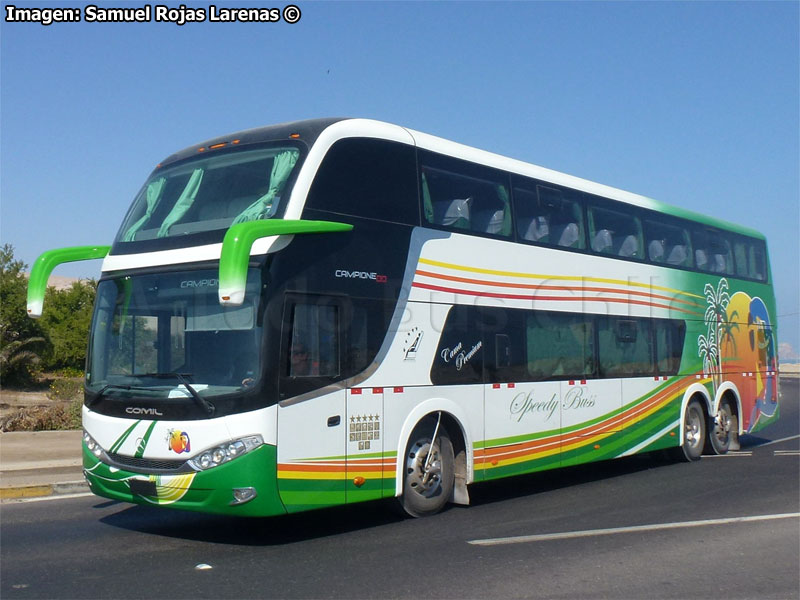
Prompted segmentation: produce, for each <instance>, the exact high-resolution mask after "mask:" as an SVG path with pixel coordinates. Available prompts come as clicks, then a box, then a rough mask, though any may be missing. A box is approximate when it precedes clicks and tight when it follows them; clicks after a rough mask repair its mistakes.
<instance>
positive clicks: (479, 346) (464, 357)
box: [431, 306, 483, 385]
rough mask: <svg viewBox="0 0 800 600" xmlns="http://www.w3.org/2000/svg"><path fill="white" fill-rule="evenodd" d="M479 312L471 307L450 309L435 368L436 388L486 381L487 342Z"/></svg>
mask: <svg viewBox="0 0 800 600" xmlns="http://www.w3.org/2000/svg"><path fill="white" fill-rule="evenodd" d="M476 312H477V311H475V310H473V309H472V308H471V307H467V306H453V307H452V308H451V309H450V313H449V314H448V315H447V320H446V321H445V324H444V329H443V331H442V336H441V338H440V340H439V346H438V347H437V349H436V356H435V357H434V359H433V366H432V367H431V381H432V382H433V383H434V384H435V385H448V384H456V383H478V382H481V381H482V380H483V341H482V339H481V331H480V327H479V325H478V323H477V318H476V317H477V314H476Z"/></svg>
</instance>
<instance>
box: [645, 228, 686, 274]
mask: <svg viewBox="0 0 800 600" xmlns="http://www.w3.org/2000/svg"><path fill="white" fill-rule="evenodd" d="M644 231H645V236H646V238H647V258H648V260H649V261H650V262H653V263H656V264H665V265H670V266H675V267H691V266H692V265H693V264H694V261H693V260H692V245H691V242H690V241H689V232H688V231H687V230H686V229H684V228H682V227H678V226H676V225H670V224H667V223H661V222H658V221H645V222H644Z"/></svg>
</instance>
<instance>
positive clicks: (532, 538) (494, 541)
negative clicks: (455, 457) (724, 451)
mask: <svg viewBox="0 0 800 600" xmlns="http://www.w3.org/2000/svg"><path fill="white" fill-rule="evenodd" d="M799 517H800V512H797V513H781V514H776V515H754V516H750V517H728V518H724V519H706V520H704V521H683V522H676V523H654V524H652V525H633V526H630V527H612V528H610V529H586V530H583V531H565V532H563V533H544V534H540V535H519V536H514V537H506V538H489V539H485V540H468V541H467V543H468V544H473V545H475V546H501V545H505V544H524V543H526V542H543V541H549V540H566V539H571V538H581V537H593V536H597V535H612V534H615V533H631V532H634V531H659V530H663V529H682V528H685V527H703V526H706V525H727V524H729V523H745V522H751V521H773V520H775V519H797V518H799Z"/></svg>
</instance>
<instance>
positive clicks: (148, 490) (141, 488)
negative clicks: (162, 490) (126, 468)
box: [128, 479, 158, 496]
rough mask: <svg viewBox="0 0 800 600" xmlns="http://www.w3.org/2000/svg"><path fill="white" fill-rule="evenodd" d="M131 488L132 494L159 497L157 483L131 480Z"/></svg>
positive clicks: (146, 480) (129, 483)
mask: <svg viewBox="0 0 800 600" xmlns="http://www.w3.org/2000/svg"><path fill="white" fill-rule="evenodd" d="M128 485H130V486H131V493H133V494H138V495H139V496H157V495H158V493H157V492H156V482H155V481H150V480H149V479H131V480H129V481H128Z"/></svg>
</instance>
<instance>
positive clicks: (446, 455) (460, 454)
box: [395, 403, 472, 517]
mask: <svg viewBox="0 0 800 600" xmlns="http://www.w3.org/2000/svg"><path fill="white" fill-rule="evenodd" d="M428 404H429V403H425V405H428ZM423 406H424V405H423ZM420 408H422V407H417V409H420ZM425 408H426V410H422V411H419V410H415V411H413V412H412V414H410V415H409V416H408V418H407V419H406V422H405V423H404V425H403V428H402V434H401V435H400V438H399V447H398V453H397V456H398V460H397V472H396V489H395V495H396V496H397V497H398V500H399V501H400V504H401V506H402V508H403V509H404V510H405V512H406V513H408V514H410V515H411V516H415V517H416V516H426V515H428V514H434V513H436V512H438V511H439V510H441V509H442V508H443V507H444V505H445V504H446V503H447V502H452V503H454V504H464V505H466V504H469V493H468V491H467V484H468V483H469V482H470V480H471V478H470V474H471V472H472V462H471V459H472V455H471V453H469V452H468V450H467V449H468V448H470V447H471V443H470V440H469V435H468V433H467V431H466V430H465V428H464V425H463V420H461V419H459V418H458V417H457V416H456V415H454V414H453V412H452V411H448V410H435V409H434V410H431V407H430V406H426V407H425ZM437 425H438V430H437ZM434 434H435V435H436V437H437V438H438V437H442V440H443V442H442V443H441V444H439V442H438V440H437V441H436V442H435V443H436V445H437V446H438V452H439V453H440V456H439V458H441V459H442V460H443V466H445V467H449V470H450V472H449V473H444V474H443V478H444V481H443V483H444V484H445V486H446V488H447V489H446V490H444V494H443V497H440V502H427V501H424V502H416V503H415V501H414V500H411V504H410V505H407V504H409V503H408V495H409V493H410V490H409V489H408V484H409V483H410V480H409V477H410V478H412V479H414V478H416V479H418V478H419V475H420V473H419V468H420V464H419V462H418V460H417V459H416V452H417V451H420V452H421V453H423V454H427V452H428V448H429V444H427V443H426V442H430V440H431V438H432V437H433V436H434ZM442 434H443V435H442ZM409 471H411V473H410V472H409ZM417 483H419V482H417ZM423 505H428V506H427V507H426V506H423Z"/></svg>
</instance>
